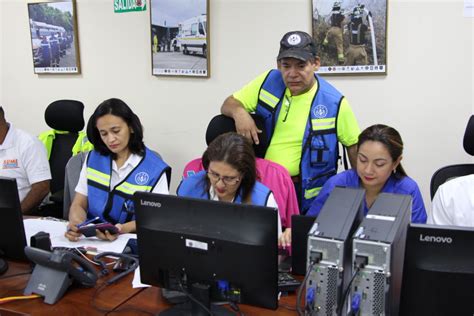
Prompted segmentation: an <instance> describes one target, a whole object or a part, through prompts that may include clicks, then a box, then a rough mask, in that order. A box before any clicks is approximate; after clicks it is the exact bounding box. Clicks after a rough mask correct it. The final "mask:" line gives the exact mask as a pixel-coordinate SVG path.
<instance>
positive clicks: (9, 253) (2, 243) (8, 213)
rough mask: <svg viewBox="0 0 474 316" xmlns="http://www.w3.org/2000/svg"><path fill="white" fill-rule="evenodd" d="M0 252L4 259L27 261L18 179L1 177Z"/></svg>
mask: <svg viewBox="0 0 474 316" xmlns="http://www.w3.org/2000/svg"><path fill="white" fill-rule="evenodd" d="M0 222H1V223H2V226H3V228H2V229H1V230H0V250H1V251H2V252H3V257H5V258H7V259H13V260H21V261H27V258H26V255H25V251H24V249H25V247H26V246H27V242H26V235H25V227H24V224H23V214H22V212H21V203H20V198H19V196H18V187H17V183H16V179H14V178H7V177H0Z"/></svg>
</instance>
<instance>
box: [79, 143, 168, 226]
mask: <svg viewBox="0 0 474 316" xmlns="http://www.w3.org/2000/svg"><path fill="white" fill-rule="evenodd" d="M164 172H166V175H167V178H168V184H169V180H170V175H171V168H170V167H169V166H168V165H167V164H166V163H165V162H164V161H163V160H161V158H160V157H158V156H157V155H156V154H155V153H153V152H152V151H150V150H149V149H148V148H146V149H145V154H144V156H143V157H142V160H141V161H140V163H139V164H138V165H137V166H136V167H135V168H134V169H133V170H132V171H131V172H130V173H129V174H128V175H127V177H126V178H125V179H124V180H122V181H121V182H120V183H118V184H117V185H116V186H115V187H114V188H113V189H112V190H111V188H110V179H111V174H112V158H111V156H110V155H107V156H106V155H101V154H100V153H99V152H97V151H95V150H93V151H91V152H90V153H89V156H88V157H87V202H88V211H87V218H89V219H91V218H94V217H96V216H99V217H100V218H101V220H103V221H108V222H110V223H113V224H116V223H121V224H123V223H126V222H129V221H131V220H133V219H134V218H135V214H134V205H133V202H132V201H131V199H132V196H133V194H134V193H135V192H136V191H144V192H151V191H152V190H153V188H154V187H155V186H156V184H157V183H158V180H160V178H161V176H162V174H163V173H164Z"/></svg>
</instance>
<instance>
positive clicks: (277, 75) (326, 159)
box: [256, 70, 343, 214]
mask: <svg viewBox="0 0 474 316" xmlns="http://www.w3.org/2000/svg"><path fill="white" fill-rule="evenodd" d="M314 76H315V78H316V81H317V84H318V89H317V91H316V93H315V96H314V99H313V102H312V104H311V110H310V112H309V116H308V122H307V124H306V129H305V132H304V136H303V143H302V146H303V149H302V156H301V162H300V178H301V179H300V184H301V196H300V200H301V210H302V213H303V214H304V213H306V211H307V210H308V209H309V207H310V206H311V202H312V201H313V199H314V198H315V197H316V196H317V195H318V193H319V191H320V190H321V188H322V186H323V184H324V183H325V182H326V181H327V179H329V178H330V177H331V176H333V175H335V174H336V172H337V160H338V159H339V146H338V140H337V132H336V127H337V114H338V112H339V107H340V104H341V101H342V99H343V96H342V95H341V93H340V92H339V91H337V90H336V89H335V88H334V87H333V86H331V85H330V84H329V83H328V82H327V81H326V80H324V79H322V78H321V77H319V76H318V75H316V74H315V75H314ZM285 90H286V85H285V83H284V82H283V78H282V75H281V72H280V71H279V70H272V71H270V72H269V73H268V75H267V77H266V78H265V81H264V82H263V84H262V86H261V87H260V91H259V95H258V104H257V110H256V114H257V115H259V116H260V117H262V118H263V120H264V124H265V130H266V133H267V137H268V140H267V141H268V143H270V140H271V137H272V135H273V131H274V129H275V124H276V120H277V118H278V115H279V114H280V110H281V103H282V102H281V100H282V99H283V97H284V95H285Z"/></svg>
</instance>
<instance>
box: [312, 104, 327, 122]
mask: <svg viewBox="0 0 474 316" xmlns="http://www.w3.org/2000/svg"><path fill="white" fill-rule="evenodd" d="M313 114H314V116H315V117H316V118H319V119H321V118H325V117H326V115H328V108H327V107H326V106H325V105H322V104H319V105H316V107H315V108H314V110H313Z"/></svg>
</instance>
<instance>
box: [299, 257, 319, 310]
mask: <svg viewBox="0 0 474 316" xmlns="http://www.w3.org/2000/svg"><path fill="white" fill-rule="evenodd" d="M317 263H318V261H316V260H314V261H311V262H310V265H309V267H308V270H307V271H306V275H305V276H304V279H303V282H301V285H300V287H299V288H298V294H297V295H296V312H297V313H298V315H299V316H302V315H304V312H303V311H302V310H301V305H300V304H301V295H302V293H303V288H304V287H305V286H306V281H308V278H309V276H310V275H311V271H312V270H313V267H314V265H315V264H317Z"/></svg>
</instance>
